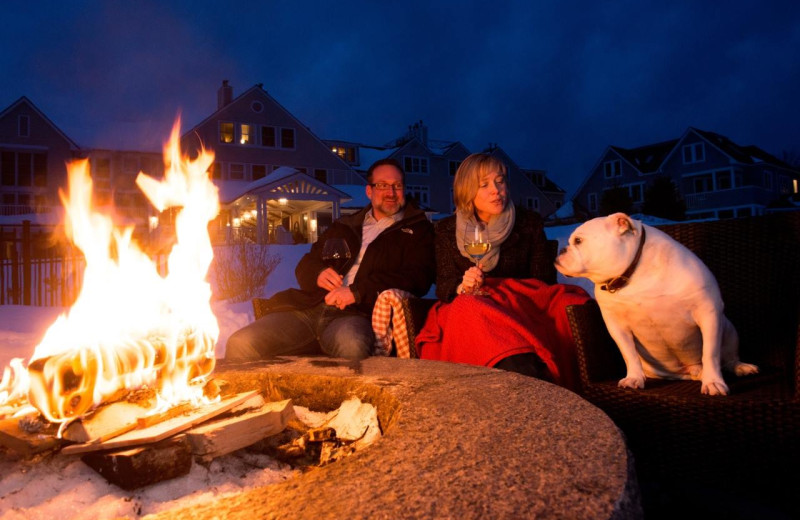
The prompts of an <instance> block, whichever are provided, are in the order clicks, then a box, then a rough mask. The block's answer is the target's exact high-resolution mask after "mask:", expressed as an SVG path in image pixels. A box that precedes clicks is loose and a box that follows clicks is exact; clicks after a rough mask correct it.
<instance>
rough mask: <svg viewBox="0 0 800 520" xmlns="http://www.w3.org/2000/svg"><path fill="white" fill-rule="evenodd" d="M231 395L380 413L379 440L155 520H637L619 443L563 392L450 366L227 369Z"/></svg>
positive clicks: (284, 362) (631, 480) (324, 364)
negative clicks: (347, 405) (361, 406)
mask: <svg viewBox="0 0 800 520" xmlns="http://www.w3.org/2000/svg"><path fill="white" fill-rule="evenodd" d="M215 375H216V377H217V378H218V379H221V380H224V381H227V382H229V383H230V384H231V386H232V387H233V389H234V391H245V390H248V389H254V388H259V389H260V390H262V391H264V393H265V395H266V396H267V397H268V398H271V399H276V400H277V399H281V398H286V397H292V399H293V400H294V403H295V404H297V405H301V406H308V407H309V408H311V409H313V410H320V411H328V410H333V409H335V408H338V406H339V405H340V404H341V402H342V401H343V400H344V399H346V398H347V397H351V396H357V397H359V398H360V399H361V400H362V401H364V402H369V403H372V404H373V405H375V406H376V408H377V410H378V413H379V420H380V423H381V427H382V429H383V433H384V435H383V437H382V438H381V439H380V440H378V441H377V442H376V443H374V444H373V445H371V446H370V447H368V448H366V449H364V450H362V451H359V452H356V453H355V454H353V455H351V456H349V457H347V458H345V459H343V460H341V461H338V462H335V463H332V464H329V465H327V466H324V467H320V468H313V469H311V470H310V471H307V472H304V473H302V474H299V475H298V476H296V477H294V478H291V479H289V480H286V481H284V482H281V483H278V484H273V485H270V486H266V487H262V488H256V489H251V490H247V491H244V492H241V493H238V494H235V495H232V496H227V497H221V498H219V499H217V500H216V501H215V502H213V503H210V504H204V505H199V506H192V507H188V508H184V509H175V510H170V511H164V512H160V513H157V514H155V515H149V516H148V517H147V518H163V519H167V518H168V519H170V520H173V519H188V518H192V519H196V518H225V519H226V520H233V519H238V518H244V519H248V520H253V519H256V518H310V519H322V518H393V519H394V518H458V519H460V520H463V519H470V518H492V519H499V518H534V517H535V518H570V519H580V518H587V519H588V518H591V519H600V518H614V519H618V518H619V519H621V518H641V517H642V516H643V514H642V508H641V501H640V496H639V488H638V484H637V481H636V477H635V472H634V470H633V460H632V456H631V454H630V452H629V451H628V450H627V448H626V445H625V441H624V438H623V436H622V434H621V433H620V431H619V430H618V428H617V427H616V426H615V425H614V423H613V422H612V421H611V420H610V419H609V418H608V416H606V415H605V414H604V413H603V412H602V411H601V410H599V409H598V408H596V407H595V406H593V405H591V404H590V403H588V402H587V401H584V400H583V399H581V398H580V397H578V396H577V395H576V394H574V393H572V392H570V391H568V390H565V389H563V388H561V387H558V386H555V385H551V384H549V383H545V382H542V381H539V380H535V379H532V378H529V377H525V376H521V375H517V374H513V373H509V372H504V371H500V370H494V369H488V368H482V367H473V366H468V365H460V364H454V363H442V362H430V361H422V360H415V359H414V360H405V359H396V358H377V357H373V358H369V359H366V360H364V361H361V362H348V361H346V360H336V359H331V358H283V359H279V360H273V361H271V362H264V363H254V364H246V365H224V364H220V365H219V366H218V367H217V370H216V371H215Z"/></svg>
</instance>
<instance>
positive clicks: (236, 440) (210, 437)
mask: <svg viewBox="0 0 800 520" xmlns="http://www.w3.org/2000/svg"><path fill="white" fill-rule="evenodd" d="M294 416H295V415H294V406H292V400H291V399H287V400H285V401H276V402H272V403H267V404H264V405H263V406H262V407H261V408H260V409H257V410H256V411H253V412H249V413H245V414H243V415H238V416H235V417H229V418H226V419H219V420H216V421H208V422H205V423H203V424H201V425H200V426H197V427H195V428H192V429H191V430H189V431H188V432H186V437H187V438H188V439H189V443H190V444H191V446H192V452H193V453H194V455H195V456H196V457H199V458H200V459H201V460H204V461H209V460H211V459H214V458H216V457H220V456H222V455H226V454H228V453H231V452H233V451H236V450H239V449H242V448H245V447H247V446H250V445H252V444H255V443H256V442H258V441H260V440H262V439H264V438H265V437H269V436H270V435H275V434H276V433H280V432H282V431H283V430H284V428H286V424H287V423H288V422H289V421H290V420H291V419H292V418H294Z"/></svg>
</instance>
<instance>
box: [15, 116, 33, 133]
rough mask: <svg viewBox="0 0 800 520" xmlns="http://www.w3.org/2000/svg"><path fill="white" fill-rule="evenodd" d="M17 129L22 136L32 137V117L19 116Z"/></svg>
mask: <svg viewBox="0 0 800 520" xmlns="http://www.w3.org/2000/svg"><path fill="white" fill-rule="evenodd" d="M17 122H18V125H17V131H18V133H19V136H20V137H30V135H31V119H30V118H29V117H28V116H19V119H18V120H17Z"/></svg>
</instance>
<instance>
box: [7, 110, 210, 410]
mask: <svg viewBox="0 0 800 520" xmlns="http://www.w3.org/2000/svg"><path fill="white" fill-rule="evenodd" d="M179 129H180V119H178V120H176V122H175V125H174V127H173V129H172V133H171V136H170V139H169V142H168V143H167V144H166V145H165V147H164V163H165V166H166V171H165V175H164V178H163V180H157V179H155V178H153V177H150V176H148V175H146V174H144V173H142V172H140V173H139V175H138V177H137V179H136V184H137V185H138V186H139V188H140V189H141V190H142V191H143V192H144V194H145V195H146V196H147V198H148V199H149V200H150V202H151V203H152V204H153V205H154V206H155V207H156V208H157V209H158V210H159V211H163V210H165V209H167V208H170V207H175V208H180V210H179V213H178V215H177V218H176V220H175V235H176V243H175V245H174V246H173V248H172V250H171V252H170V255H169V259H168V274H167V275H166V276H161V275H160V274H159V273H158V270H157V266H156V264H155V263H154V262H153V260H152V259H151V258H150V257H149V256H148V255H147V254H145V253H144V252H143V251H142V250H141V249H140V248H139V246H138V244H137V243H136V242H134V241H133V240H132V234H133V228H132V227H128V228H125V229H119V228H117V227H115V225H114V223H113V222H112V220H111V218H110V217H108V216H105V215H102V214H100V213H97V212H95V211H93V209H92V198H91V195H92V180H91V178H90V176H89V165H88V161H87V160H78V161H74V162H72V163H70V164H68V167H67V168H68V174H69V182H68V185H69V193H68V195H66V194H64V193H63V192H62V193H61V199H62V202H63V204H64V207H65V208H66V214H67V219H66V231H67V235H68V237H70V238H71V239H72V241H73V242H74V243H75V245H76V246H78V247H79V248H80V249H81V251H83V254H84V256H85V258H86V269H85V271H84V282H83V286H82V287H81V291H80V294H79V295H78V298H77V300H76V301H75V304H74V305H73V306H72V307H71V308H70V309H69V310H68V311H67V313H65V314H62V315H61V316H59V317H58V319H57V320H56V321H55V322H54V323H53V324H52V325H51V326H50V328H49V329H48V330H47V332H46V334H45V336H44V338H43V339H42V341H41V343H40V344H39V345H38V346H37V347H36V349H35V351H34V353H33V356H32V357H31V360H30V362H29V364H28V376H29V377H27V378H26V377H22V376H21V375H19V374H18V370H15V372H13V374H12V373H9V375H8V377H6V376H4V378H3V384H6V385H8V386H9V387H10V383H9V382H10V381H12V380H16V381H18V382H20V383H22V384H24V383H27V384H28V386H29V388H28V391H27V398H28V401H29V402H30V404H32V405H33V406H35V407H36V408H37V409H38V410H39V411H40V412H41V413H42V415H44V416H45V417H46V418H47V419H48V420H49V421H51V422H61V423H64V422H67V421H70V420H72V419H75V418H78V417H80V416H81V415H84V414H85V413H86V412H88V411H90V410H91V409H92V408H93V407H95V406H97V405H98V404H100V403H102V402H103V401H106V400H109V399H110V398H112V397H113V396H115V395H117V394H118V393H119V392H121V391H125V390H131V389H136V388H139V387H142V386H144V385H148V386H151V387H153V388H155V389H156V390H157V393H158V397H159V402H161V403H165V405H174V404H176V403H178V402H182V401H192V402H194V403H196V404H197V403H199V402H201V401H202V400H203V397H202V387H201V384H200V383H202V382H204V381H205V379H206V378H207V376H208V375H209V374H210V373H211V371H212V370H213V369H214V363H215V357H214V346H215V344H216V341H217V338H218V336H219V326H218V324H217V320H216V317H215V316H214V314H213V312H212V310H211V306H210V300H211V286H210V284H209V283H208V282H207V280H206V277H207V272H208V268H209V265H210V264H211V261H212V259H213V250H212V247H211V241H210V238H209V235H208V222H209V221H211V220H213V219H214V218H215V217H216V216H217V214H218V213H219V197H218V193H217V188H216V187H215V186H214V184H213V183H212V182H211V180H210V179H209V175H208V169H209V167H210V166H211V164H212V163H213V161H214V155H213V153H211V152H209V151H207V150H205V149H203V150H201V151H200V154H199V155H198V156H197V157H196V158H195V159H190V158H188V157H182V156H181V154H180V136H179ZM12 375H13V376H14V377H12ZM2 391H3V385H0V392H2ZM6 394H7V395H9V396H10V395H14V396H18V395H19V394H20V392H19V389H18V388H17V389H11V388H9V389H7V390H6ZM2 397H3V395H2V393H0V404H3V403H2Z"/></svg>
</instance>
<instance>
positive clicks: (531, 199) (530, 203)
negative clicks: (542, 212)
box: [525, 197, 539, 211]
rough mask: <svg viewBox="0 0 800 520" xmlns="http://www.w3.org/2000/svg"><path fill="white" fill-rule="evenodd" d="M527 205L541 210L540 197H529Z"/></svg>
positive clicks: (535, 209)
mask: <svg viewBox="0 0 800 520" xmlns="http://www.w3.org/2000/svg"><path fill="white" fill-rule="evenodd" d="M525 207H526V208H528V209H532V210H534V211H539V197H527V198H526V199H525Z"/></svg>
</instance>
